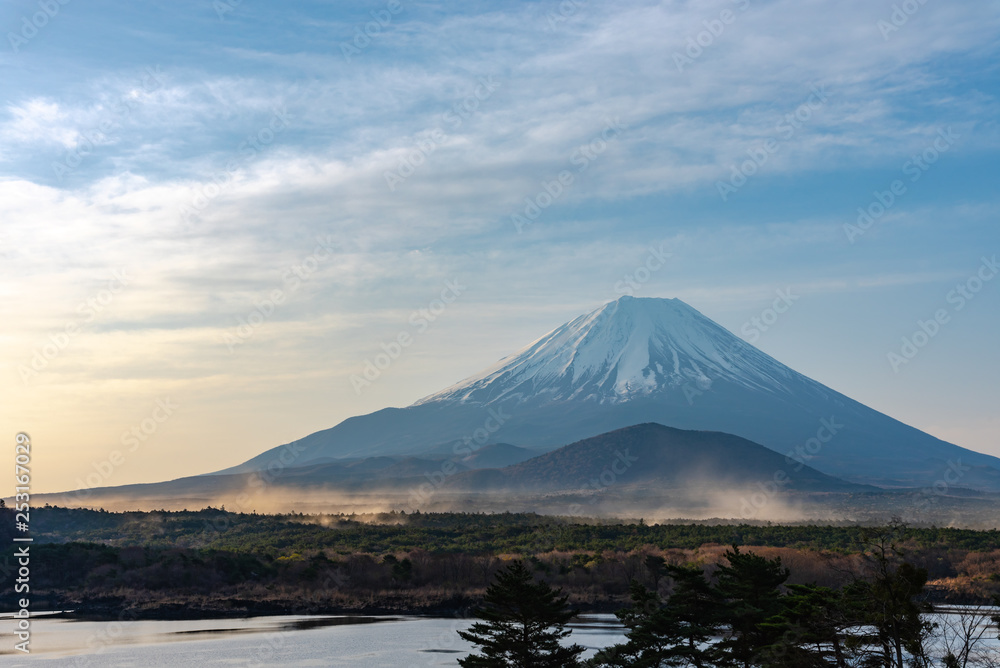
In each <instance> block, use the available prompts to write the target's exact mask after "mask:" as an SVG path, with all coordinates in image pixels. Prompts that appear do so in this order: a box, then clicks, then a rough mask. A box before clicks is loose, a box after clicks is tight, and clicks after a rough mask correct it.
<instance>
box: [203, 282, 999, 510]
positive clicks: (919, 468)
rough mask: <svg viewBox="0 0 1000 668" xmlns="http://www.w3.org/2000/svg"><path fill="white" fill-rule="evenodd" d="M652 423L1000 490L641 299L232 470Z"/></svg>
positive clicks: (967, 461)
mask: <svg viewBox="0 0 1000 668" xmlns="http://www.w3.org/2000/svg"><path fill="white" fill-rule="evenodd" d="M645 422H655V423H659V424H664V425H670V426H673V427H677V428H681V429H693V430H710V431H721V432H726V433H731V434H735V435H737V436H741V437H743V438H746V439H749V440H751V441H754V442H756V443H760V444H762V445H764V446H766V447H768V448H771V449H772V450H775V451H777V452H778V453H781V454H791V455H794V456H796V457H798V458H799V459H802V460H803V461H804V462H806V463H808V464H809V465H810V466H812V467H814V468H816V469H818V470H820V471H822V472H824V473H827V474H829V475H833V476H836V477H840V478H845V479H848V480H853V481H857V482H863V483H871V484H878V485H883V486H888V487H896V486H901V487H905V486H932V485H934V484H935V483H936V482H937V481H940V480H942V479H945V476H946V475H948V479H949V484H951V485H952V486H961V487H970V488H979V489H995V490H1000V460H998V459H997V458H995V457H991V456H989V455H984V454H981V453H977V452H973V451H971V450H967V449H964V448H960V447H958V446H956V445H953V444H951V443H947V442H945V441H942V440H940V439H937V438H935V437H933V436H930V435H929V434H926V433H924V432H921V431H919V430H917V429H914V428H913V427H909V426H907V425H905V424H903V423H901V422H899V421H897V420H894V419H893V418H891V417H888V416H886V415H884V414H882V413H879V412H878V411H875V410H872V409H870V408H868V407H867V406H864V405H862V404H860V403H858V402H856V401H854V400H853V399H850V398H849V397H846V396H844V395H842V394H840V393H838V392H836V391H834V390H832V389H830V388H828V387H826V386H824V385H822V384H821V383H818V382H816V381H814V380H812V379H810V378H807V377H806V376H803V375H802V374H800V373H798V372H796V371H794V370H793V369H790V368H789V367H787V366H785V365H784V364H781V363H780V362H778V361H777V360H775V359H774V358H772V357H770V356H769V355H766V354H765V353H763V352H761V351H760V350H757V349H756V348H754V347H753V346H752V345H750V344H749V343H747V342H745V341H743V340H742V339H740V338H738V337H736V336H734V335H733V334H731V333H730V332H728V331H727V330H726V329H724V328H723V327H721V326H719V325H718V324H716V323H715V322H713V321H712V320H710V319H709V318H706V317H705V316H704V315H702V314H701V313H699V312H698V311H696V310H695V309H693V308H691V307H690V306H688V305H687V304H685V303H683V302H681V301H679V300H676V299H652V298H649V299H637V298H632V297H622V298H621V299H618V300H616V301H613V302H609V303H608V304H605V305H604V306H602V307H600V308H598V309H596V310H595V311H593V312H592V313H589V314H587V315H583V316H580V317H579V318H576V319H575V320H573V321H571V322H569V323H567V324H565V325H563V326H561V327H558V328H556V329H555V330H553V331H552V332H550V333H549V334H546V335H545V336H543V337H542V338H540V339H538V340H537V341H535V342H534V343H532V344H530V345H528V346H527V347H525V348H523V349H521V350H519V351H518V352H516V353H514V354H512V355H510V356H508V357H507V358H505V359H503V360H501V361H500V362H499V363H497V364H495V365H494V366H492V367H490V368H488V369H486V370H485V371H483V372H481V373H479V374H476V375H474V376H471V377H469V378H468V379H466V380H464V381H462V382H460V383H458V384H456V385H453V386H452V387H450V388H447V389H445V390H443V391H441V392H438V393H435V394H432V395H430V396H428V397H425V398H424V399H421V400H420V401H418V402H416V403H415V404H413V405H412V406H409V407H407V408H387V409H384V410H381V411H377V412H375V413H372V414H369V415H363V416H358V417H353V418H349V419H347V420H344V421H343V422H341V423H340V424H338V425H337V426H335V427H333V428H331V429H326V430H324V431H320V432H316V433H314V434H311V435H309V436H306V437H305V438H303V439H301V440H299V441H296V442H294V443H291V444H287V445H284V446H279V447H277V448H274V449H272V450H269V451H267V452H265V453H263V454H261V455H260V456H258V457H255V458H253V459H251V460H249V461H248V462H245V463H244V464H241V465H239V466H236V467H233V468H231V469H227V470H226V471H223V473H229V472H241V471H242V472H246V471H254V470H262V469H265V468H266V467H267V466H268V465H269V464H271V465H273V462H276V461H279V459H280V461H282V463H283V464H284V465H285V466H288V465H292V466H300V465H303V464H307V463H309V462H314V461H330V460H333V459H337V458H345V457H367V456H373V455H401V454H410V455H420V454H423V453H426V452H430V451H433V452H442V451H443V452H452V453H453V454H454V456H455V457H464V456H468V455H470V454H472V453H473V452H475V451H476V450H477V449H479V448H480V447H481V446H483V445H487V444H491V443H497V442H501V441H503V442H508V443H517V444H519V445H520V446H523V447H527V448H532V449H552V448H555V447H559V446H561V445H563V444H565V443H571V442H574V441H578V440H580V439H584V438H588V437H590V436H593V435H594V434H601V433H605V432H609V431H612V430H615V429H620V428H623V427H628V426H631V425H635V424H641V423H645ZM796 453H798V454H796ZM289 459H291V460H292V461H293V463H292V464H288V462H287V460H289ZM956 470H957V471H959V474H958V479H957V480H956V479H955V474H954V471H956ZM949 471H952V473H949Z"/></svg>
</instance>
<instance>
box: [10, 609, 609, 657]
mask: <svg viewBox="0 0 1000 668" xmlns="http://www.w3.org/2000/svg"><path fill="white" fill-rule="evenodd" d="M472 621H473V620H468V619H458V618H428V617H410V616H399V617H381V616H373V617H359V616H336V617H302V616H284V617H255V618H250V619H212V620H189V621H126V622H86V621H77V620H69V619H46V618H44V617H41V618H35V619H33V620H32V624H31V631H32V633H31V655H30V656H28V655H25V654H23V653H21V652H16V651H14V643H15V642H16V640H15V637H14V636H13V634H12V633H7V632H5V633H3V635H2V637H3V639H4V645H5V646H3V647H0V665H3V666H37V665H53V666H66V667H73V668H90V667H93V668H106V667H107V668H113V667H119V666H120V667H121V668H134V667H135V666H142V667H143V668H154V667H160V666H164V667H165V666H226V667H232V666H274V665H281V666H366V667H367V666H372V667H377V666H385V667H387V668H424V667H430V666H457V665H458V659H459V658H460V657H463V656H465V655H466V654H468V653H469V652H471V651H472V649H473V648H472V646H471V645H470V644H469V643H467V642H465V641H464V640H462V639H461V638H459V636H458V633H457V631H458V630H459V629H466V628H468V626H469V625H470V624H472ZM0 624H3V625H10V627H12V626H13V621H12V620H10V619H4V620H2V621H0ZM8 628H9V627H8ZM571 628H572V630H573V634H572V636H571V641H572V642H576V643H579V644H581V645H583V646H584V647H587V648H588V651H587V653H586V654H585V656H593V654H594V652H595V651H596V650H598V649H600V648H602V647H606V646H608V645H612V644H615V643H617V642H621V641H622V640H623V638H624V635H623V632H622V627H621V626H620V625H619V624H618V623H617V620H616V619H615V617H614V615H586V616H582V617H580V618H578V619H577V620H575V621H574V624H572V625H571Z"/></svg>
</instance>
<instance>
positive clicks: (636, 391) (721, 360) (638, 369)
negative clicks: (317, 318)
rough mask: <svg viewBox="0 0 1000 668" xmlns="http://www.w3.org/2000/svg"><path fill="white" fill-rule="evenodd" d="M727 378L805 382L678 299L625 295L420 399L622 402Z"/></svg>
mask: <svg viewBox="0 0 1000 668" xmlns="http://www.w3.org/2000/svg"><path fill="white" fill-rule="evenodd" d="M719 379H725V380H728V381H731V382H734V383H737V384H739V385H742V386H745V387H748V388H753V389H758V390H769V391H777V392H780V391H782V390H783V389H784V388H785V386H786V385H787V383H788V381H790V380H792V379H804V377H802V376H800V375H799V374H797V373H796V372H794V371H792V370H791V369H789V368H788V367H786V366H784V365H783V364H781V363H780V362H778V361H776V360H774V359H773V358H771V357H769V356H767V355H765V354H764V353H762V352H760V351H759V350H757V349H756V348H754V347H753V346H751V345H750V344H748V343H746V342H744V341H743V340H742V339H739V338H738V337H736V336H734V335H733V334H731V333H730V332H729V331H727V330H726V329H724V328H723V327H721V326H719V325H717V324H716V323H715V322H713V321H712V320H710V319H709V318H707V317H705V316H704V315H702V314H701V313H699V312H698V311H697V310H695V309H693V308H692V307H690V306H688V305H687V304H685V303H684V302H682V301H680V300H679V299H655V298H636V297H628V296H626V297H621V298H619V299H617V300H615V301H612V302H609V303H607V304H605V305H604V306H602V307H600V308H598V309H597V310H595V311H592V312H591V313H588V314H586V315H582V316H580V317H578V318H576V319H575V320H572V321H570V322H568V323H566V324H565V325H562V326H561V327H557V328H556V329H554V330H552V331H551V332H549V333H548V334H546V335H545V336H543V337H541V338H540V339H538V340H537V341H535V342H533V343H531V344H529V345H528V346H526V347H525V348H523V349H521V350H519V351H517V352H516V353H514V354H513V355H510V356H509V357H506V358H504V359H502V360H501V361H500V362H498V363H497V364H495V365H494V366H492V367H490V368H489V369H486V370H485V371H483V372H482V373H479V374H477V375H475V376H472V377H470V378H467V379H466V380H464V381H462V382H460V383H458V384H457V385H454V386H452V387H450V388H447V389H445V390H443V391H442V392H438V393H436V394H433V395H431V396H429V397H425V398H424V399H422V400H420V401H418V402H417V404H424V403H432V402H453V401H461V402H474V403H481V404H488V403H493V402H496V401H506V400H510V399H515V398H516V399H521V400H528V399H533V400H536V401H537V400H543V401H565V400H574V399H582V400H596V401H598V402H601V403H606V402H612V403H616V402H622V401H628V400H630V399H633V398H638V397H647V396H651V395H655V394H658V393H661V392H664V391H668V390H669V391H672V392H676V391H677V388H678V387H681V386H685V385H691V386H693V387H696V388H698V389H699V390H701V391H704V390H707V389H709V388H710V387H711V385H712V383H713V382H717V381H718V380H719Z"/></svg>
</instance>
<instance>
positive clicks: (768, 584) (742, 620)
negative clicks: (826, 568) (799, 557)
mask: <svg viewBox="0 0 1000 668" xmlns="http://www.w3.org/2000/svg"><path fill="white" fill-rule="evenodd" d="M723 556H725V558H726V560H727V561H728V562H729V565H728V566H720V567H719V570H718V571H717V572H716V578H717V585H716V588H717V590H718V592H719V594H720V595H721V596H722V598H723V599H725V601H726V605H725V606H724V608H723V609H724V611H725V615H724V618H723V621H724V622H725V624H726V626H728V627H729V630H730V633H729V635H728V637H726V638H723V640H722V641H721V642H720V643H719V649H720V650H721V651H722V652H723V654H724V655H725V656H726V658H727V660H728V661H729V662H730V663H731V665H738V666H743V668H751V666H756V665H759V659H760V656H761V653H762V651H763V650H764V648H766V647H769V646H771V645H774V644H775V643H776V642H778V641H779V639H780V638H781V635H782V632H781V631H780V630H778V629H776V628H775V627H774V626H767V625H766V624H765V622H767V621H768V620H770V619H771V618H772V617H776V616H777V615H779V614H780V613H781V612H782V604H781V592H780V591H779V589H778V587H780V586H781V585H782V584H784V582H785V580H787V579H788V576H789V570H788V569H787V568H784V567H782V565H781V559H780V558H777V559H766V558H764V557H761V556H758V555H756V554H754V553H753V552H740V549H739V548H738V547H736V546H733V547H732V549H730V550H729V551H727V552H726V553H725V555H723Z"/></svg>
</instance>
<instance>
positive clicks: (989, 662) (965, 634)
mask: <svg viewBox="0 0 1000 668" xmlns="http://www.w3.org/2000/svg"><path fill="white" fill-rule="evenodd" d="M941 612H942V613H945V614H943V615H942V619H941V621H940V628H941V648H940V651H941V655H942V656H941V660H942V662H943V663H944V665H945V666H946V667H947V668H998V667H1000V656H998V654H997V650H996V649H991V648H990V647H988V643H989V641H990V640H992V639H993V637H994V633H995V629H994V628H993V625H992V623H991V622H992V619H991V618H992V616H993V615H994V614H996V611H995V610H994V609H993V608H992V607H988V606H984V605H969V606H961V607H958V608H954V609H949V610H947V611H945V610H941Z"/></svg>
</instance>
